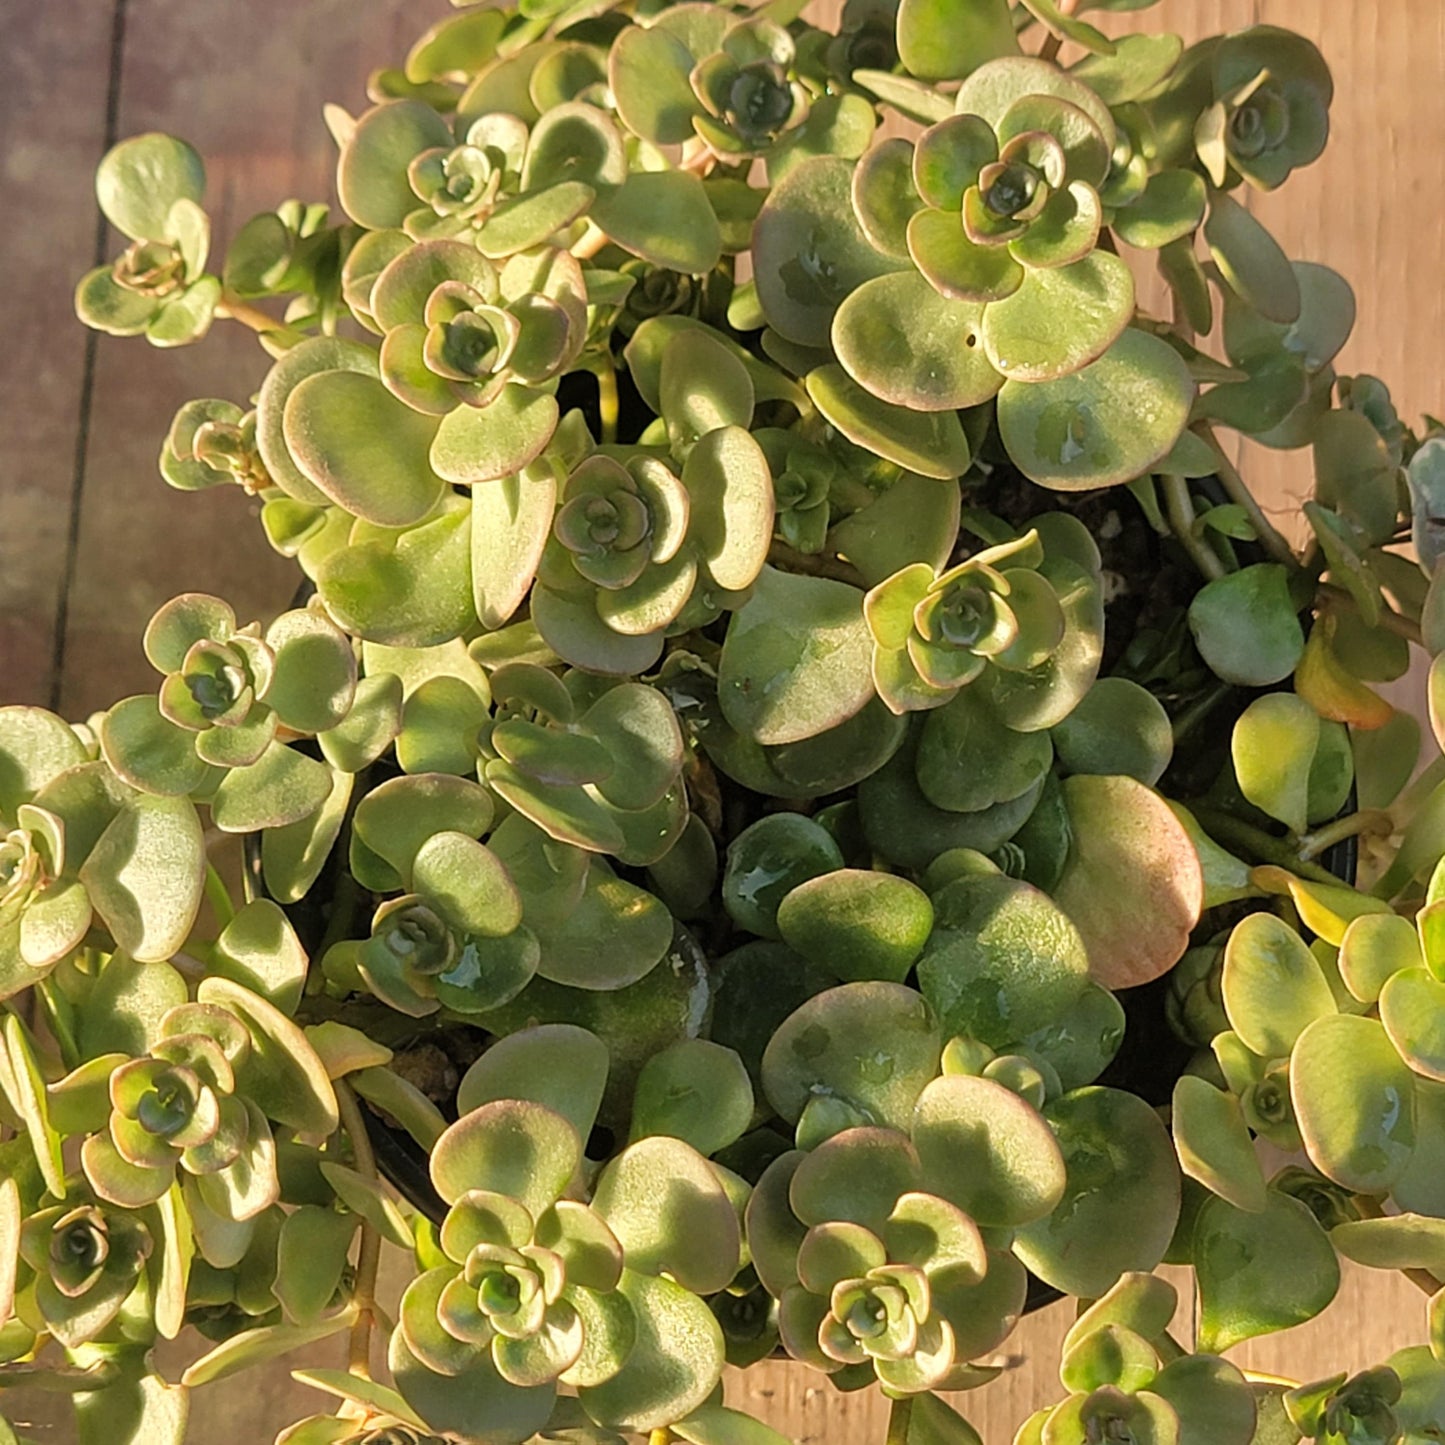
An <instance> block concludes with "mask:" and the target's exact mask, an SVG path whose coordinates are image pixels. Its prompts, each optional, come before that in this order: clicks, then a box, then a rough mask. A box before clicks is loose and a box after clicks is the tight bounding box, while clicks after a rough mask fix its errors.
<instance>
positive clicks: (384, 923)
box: [371, 894, 458, 977]
mask: <svg viewBox="0 0 1445 1445" xmlns="http://www.w3.org/2000/svg"><path fill="white" fill-rule="evenodd" d="M371 937H372V940H373V944H374V945H376V947H377V948H380V949H384V950H385V951H386V952H387V953H388V954H390V955H391V958H392V959H393V960H394V963H395V967H396V968H397V969H399V970H400V971H401V972H403V973H413V974H417V975H420V976H422V977H434V976H435V975H437V974H441V973H445V972H446V971H447V969H449V968H450V967H451V966H452V965H453V964H454V963H455V962H456V958H457V951H458V950H457V941H456V939H455V938H454V937H453V935H452V931H451V929H450V928H448V927H447V924H446V921H445V919H443V918H442V917H441V916H440V915H439V914H438V913H437V912H436V910H435V909H433V908H431V907H430V906H429V905H428V904H427V902H426V901H425V900H424V899H422V898H420V897H418V896H417V895H416V894H409V895H407V896H405V897H402V898H393V899H391V900H390V901H389V902H387V903H384V904H382V906H381V907H380V908H379V909H377V912H376V917H375V918H374V919H373V920H372V926H371ZM371 952H373V953H374V952H375V948H374V949H372V950H371Z"/></svg>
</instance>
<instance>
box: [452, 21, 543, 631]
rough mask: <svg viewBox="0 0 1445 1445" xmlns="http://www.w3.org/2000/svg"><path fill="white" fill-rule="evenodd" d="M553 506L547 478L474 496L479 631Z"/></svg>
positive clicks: (509, 604) (500, 605)
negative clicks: (480, 625)
mask: <svg viewBox="0 0 1445 1445" xmlns="http://www.w3.org/2000/svg"><path fill="white" fill-rule="evenodd" d="M483 13H484V14H491V13H492V12H490V11H484V12H483ZM556 506H557V484H556V481H555V480H554V479H553V478H552V476H551V475H550V474H549V473H541V474H539V475H537V476H535V477H532V476H522V475H519V476H509V477H498V478H497V480H496V481H494V482H489V483H486V484H484V485H482V486H479V487H477V488H475V489H474V490H473V492H472V528H471V538H472V602H473V605H474V606H475V607H476V611H477V617H478V618H479V619H480V620H481V624H482V626H483V627H486V628H488V629H494V628H498V627H501V626H502V625H503V624H504V623H506V622H507V620H508V619H509V618H510V617H511V616H512V614H513V613H514V612H515V611H516V610H517V608H518V607H520V606H521V605H522V603H523V602H524V601H525V600H526V597H527V593H528V591H529V590H530V588H531V585H532V579H533V577H535V576H536V573H537V564H538V563H539V562H540V561H541V558H542V549H543V547H544V546H545V545H546V542H547V538H548V536H549V535H550V533H551V530H552V518H553V514H554V513H555V511H556Z"/></svg>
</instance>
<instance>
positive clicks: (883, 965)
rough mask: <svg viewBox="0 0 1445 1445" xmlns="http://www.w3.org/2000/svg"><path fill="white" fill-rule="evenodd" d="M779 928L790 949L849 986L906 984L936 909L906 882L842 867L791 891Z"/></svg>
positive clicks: (779, 914) (781, 911)
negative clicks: (872, 982)
mask: <svg viewBox="0 0 1445 1445" xmlns="http://www.w3.org/2000/svg"><path fill="white" fill-rule="evenodd" d="M777 926H778V931H779V933H781V934H782V936H783V940H784V942H786V943H787V944H788V945H789V946H790V947H792V948H795V949H796V950H797V951H798V952H799V953H801V954H802V955H803V956H804V957H805V958H809V959H811V960H813V962H815V963H817V964H820V965H822V966H823V967H826V968H827V969H828V970H829V971H830V972H832V973H834V974H836V975H837V976H838V977H839V978H841V979H843V980H844V981H845V982H847V983H856V982H860V981H863V980H867V979H883V980H886V981H888V982H892V983H902V982H903V980H904V979H905V978H906V977H907V975H908V971H909V969H910V968H911V967H912V966H913V963H914V961H915V960H916V959H917V957H918V955H919V954H920V953H921V952H922V951H923V947H924V945H925V944H926V943H927V941H928V936H929V933H930V932H931V931H932V928H933V905H932V903H931V902H930V901H929V898H928V895H927V894H926V893H925V892H924V891H923V890H922V889H921V888H918V887H916V886H915V885H914V884H912V883H910V882H909V881H908V880H907V879H906V878H899V877H897V876H896V875H895V874H891V873H875V872H870V871H867V870H865V869H858V868H841V869H837V870H835V871H834V872H831V873H824V874H822V875H821V876H820V877H817V878H813V879H810V880H809V881H807V882H805V883H801V884H799V885H798V886H797V887H796V888H794V889H793V890H792V891H791V892H789V893H788V894H787V895H786V896H785V897H784V898H783V901H782V903H781V904H780V905H779V907H778V912H777Z"/></svg>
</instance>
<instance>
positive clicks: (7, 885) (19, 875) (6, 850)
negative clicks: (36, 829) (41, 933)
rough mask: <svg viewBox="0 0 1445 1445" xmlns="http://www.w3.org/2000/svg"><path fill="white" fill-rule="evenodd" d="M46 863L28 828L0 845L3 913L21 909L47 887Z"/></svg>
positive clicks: (16, 830)
mask: <svg viewBox="0 0 1445 1445" xmlns="http://www.w3.org/2000/svg"><path fill="white" fill-rule="evenodd" d="M45 872H46V870H45V860H44V858H43V857H42V855H41V852H40V849H39V848H38V847H37V846H36V840H35V837H34V835H33V834H32V833H31V832H30V830H29V829H28V828H12V829H11V830H10V832H8V833H7V834H6V835H5V837H4V839H3V841H0V909H8V908H11V907H13V906H19V905H22V904H24V903H25V902H26V901H28V900H29V899H30V898H31V897H32V896H33V895H34V894H35V893H37V892H38V891H39V890H40V889H41V888H43V887H44V886H45Z"/></svg>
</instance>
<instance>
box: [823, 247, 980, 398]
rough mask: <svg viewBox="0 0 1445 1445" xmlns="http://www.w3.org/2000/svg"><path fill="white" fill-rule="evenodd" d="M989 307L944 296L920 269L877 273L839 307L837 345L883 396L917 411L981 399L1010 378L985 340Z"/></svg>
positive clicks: (858, 377) (861, 378) (842, 357)
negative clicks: (921, 320)
mask: <svg viewBox="0 0 1445 1445" xmlns="http://www.w3.org/2000/svg"><path fill="white" fill-rule="evenodd" d="M983 314H984V309H983V307H982V305H981V304H979V303H978V302H971V301H953V300H950V299H949V298H948V297H944V296H939V295H938V293H937V292H936V291H934V289H933V287H932V286H930V285H929V284H928V282H927V281H926V280H924V278H923V277H922V276H920V275H919V274H918V273H917V272H915V271H900V272H896V273H894V274H893V275H888V276H875V277H874V278H873V279H872V280H871V281H865V282H864V283H863V285H861V286H860V287H859V288H858V289H857V290H856V291H854V292H853V294H852V295H851V296H849V297H848V298H847V300H845V301H844V302H843V304H842V305H841V306H840V307H839V308H838V312H837V315H836V316H834V318H833V330H832V339H833V346H834V348H835V349H836V350H837V353H838V359H839V361H841V362H842V364H843V367H844V369H845V370H846V371H847V372H848V374H849V375H850V376H851V377H852V378H853V379H854V380H855V381H857V382H858V383H859V384H860V385H862V386H863V387H865V388H866V389H867V390H868V391H869V392H871V393H872V394H873V395H874V396H876V397H878V398H879V399H880V400H882V401H886V402H890V403H892V404H894V405H896V406H903V407H910V408H912V409H914V410H916V411H948V410H952V409H954V408H957V407H968V406H978V405H980V404H981V403H983V402H985V401H988V400H989V399H990V398H991V397H993V396H995V395H996V394H997V393H998V390H999V388H1000V387H1001V386H1002V385H1003V380H1004V379H1003V377H1002V376H1001V375H1000V374H999V373H998V372H997V371H995V370H994V367H993V365H992V363H991V362H990V361H989V359H988V357H987V355H986V354H985V352H984V349H983V347H982V346H981V344H980V336H981V329H982V321H983ZM923 316H926V317H927V318H928V323H929V324H928V326H927V327H920V326H919V324H918V323H919V318H920V317H923Z"/></svg>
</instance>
